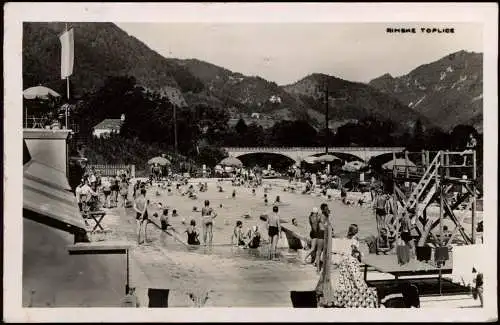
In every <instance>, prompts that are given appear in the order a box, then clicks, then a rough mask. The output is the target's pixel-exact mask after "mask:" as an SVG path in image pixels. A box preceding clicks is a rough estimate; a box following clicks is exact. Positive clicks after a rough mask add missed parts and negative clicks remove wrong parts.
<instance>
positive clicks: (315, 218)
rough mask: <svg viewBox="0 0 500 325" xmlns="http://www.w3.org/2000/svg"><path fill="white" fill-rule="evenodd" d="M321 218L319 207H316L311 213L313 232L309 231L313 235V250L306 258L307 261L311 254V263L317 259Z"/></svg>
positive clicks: (310, 222) (310, 220)
mask: <svg viewBox="0 0 500 325" xmlns="http://www.w3.org/2000/svg"><path fill="white" fill-rule="evenodd" d="M319 220H320V216H319V212H318V208H316V207H314V208H313V209H312V211H311V214H309V225H310V226H311V232H310V233H309V236H310V237H311V251H310V252H309V254H307V256H306V258H305V259H304V261H306V260H307V259H308V258H309V256H311V263H314V261H315V260H316V250H317V247H318V237H317V233H318V223H319Z"/></svg>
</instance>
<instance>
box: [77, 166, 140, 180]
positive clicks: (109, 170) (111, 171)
mask: <svg viewBox="0 0 500 325" xmlns="http://www.w3.org/2000/svg"><path fill="white" fill-rule="evenodd" d="M87 168H88V169H92V168H94V170H95V171H99V172H100V174H101V176H106V177H111V176H116V175H117V173H118V171H120V170H122V171H126V172H127V174H128V175H129V176H130V177H135V165H125V164H117V165H104V164H89V165H88V167H87Z"/></svg>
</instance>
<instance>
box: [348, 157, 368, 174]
mask: <svg viewBox="0 0 500 325" xmlns="http://www.w3.org/2000/svg"><path fill="white" fill-rule="evenodd" d="M364 167H366V164H365V163H363V162H361V161H358V160H355V161H350V162H347V163H345V165H344V166H342V170H344V171H346V172H357V171H359V170H360V169H362V168H364Z"/></svg>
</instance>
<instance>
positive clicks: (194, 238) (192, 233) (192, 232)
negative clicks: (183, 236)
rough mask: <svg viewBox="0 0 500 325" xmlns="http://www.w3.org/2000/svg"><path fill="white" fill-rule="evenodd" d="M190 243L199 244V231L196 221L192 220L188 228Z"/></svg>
mask: <svg viewBox="0 0 500 325" xmlns="http://www.w3.org/2000/svg"><path fill="white" fill-rule="evenodd" d="M186 233H187V243H188V245H199V244H200V240H199V239H198V232H197V231H196V221H194V220H191V223H190V225H189V227H188V228H187V229H186Z"/></svg>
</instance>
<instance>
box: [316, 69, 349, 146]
mask: <svg viewBox="0 0 500 325" xmlns="http://www.w3.org/2000/svg"><path fill="white" fill-rule="evenodd" d="M321 91H323V92H324V94H325V133H326V134H325V154H328V140H329V138H330V124H329V123H328V122H329V121H330V117H329V111H330V105H329V99H330V92H329V89H328V80H327V79H326V78H325V80H324V82H323V88H322V89H321ZM332 99H333V102H334V103H335V100H347V95H346V96H344V97H342V98H332Z"/></svg>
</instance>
